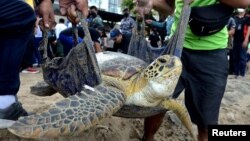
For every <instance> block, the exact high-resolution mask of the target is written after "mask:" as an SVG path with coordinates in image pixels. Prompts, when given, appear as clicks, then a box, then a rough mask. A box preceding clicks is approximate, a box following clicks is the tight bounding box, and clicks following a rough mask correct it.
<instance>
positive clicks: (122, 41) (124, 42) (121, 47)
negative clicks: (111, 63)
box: [106, 28, 131, 54]
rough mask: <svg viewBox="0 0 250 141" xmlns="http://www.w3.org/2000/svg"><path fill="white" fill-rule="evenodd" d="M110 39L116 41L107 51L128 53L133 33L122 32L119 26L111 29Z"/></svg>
mask: <svg viewBox="0 0 250 141" xmlns="http://www.w3.org/2000/svg"><path fill="white" fill-rule="evenodd" d="M110 39H111V40H113V41H114V45H113V48H107V49H106V50H107V51H115V52H121V53H124V54H127V53H128V47H129V43H130V39H131V34H122V33H121V31H120V30H119V29H117V28H113V29H112V30H111V31H110Z"/></svg>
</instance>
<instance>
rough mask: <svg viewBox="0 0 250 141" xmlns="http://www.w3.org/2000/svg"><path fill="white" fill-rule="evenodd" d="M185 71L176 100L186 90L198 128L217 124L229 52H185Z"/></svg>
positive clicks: (190, 110)
mask: <svg viewBox="0 0 250 141" xmlns="http://www.w3.org/2000/svg"><path fill="white" fill-rule="evenodd" d="M181 60H182V64H183V71H182V75H181V77H180V79H179V82H178V84H177V87H176V89H175V92H174V94H173V97H174V98H177V97H178V96H179V94H180V93H181V92H182V91H183V89H185V105H186V107H187V109H188V112H189V114H190V117H191V120H192V122H193V123H195V124H196V125H198V126H199V127H203V128H207V126H208V125H211V124H218V117H219V110H220V105H221V100H222V98H223V95H224V92H225V88H226V83H227V76H228V60H227V50H226V49H220V50H212V51H194V50H189V49H183V52H182V57H181Z"/></svg>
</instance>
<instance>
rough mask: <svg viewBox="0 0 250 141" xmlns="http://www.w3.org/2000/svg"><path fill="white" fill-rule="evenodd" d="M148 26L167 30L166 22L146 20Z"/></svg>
mask: <svg viewBox="0 0 250 141" xmlns="http://www.w3.org/2000/svg"><path fill="white" fill-rule="evenodd" d="M145 22H146V23H147V24H149V25H151V26H152V27H156V28H159V29H162V28H165V22H157V21H153V20H146V21H145Z"/></svg>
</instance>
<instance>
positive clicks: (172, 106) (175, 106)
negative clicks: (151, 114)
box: [162, 99, 196, 140]
mask: <svg viewBox="0 0 250 141" xmlns="http://www.w3.org/2000/svg"><path fill="white" fill-rule="evenodd" d="M162 106H163V107H165V108H166V109H169V110H171V111H173V112H174V113H175V114H176V115H177V117H178V118H179V119H180V121H181V122H182V124H183V125H184V126H185V127H186V129H187V130H188V132H189V133H190V134H191V137H192V138H193V139H194V140H196V135H195V133H194V131H193V124H192V121H191V119H190V116H189V114H188V111H187V109H186V107H185V106H184V105H183V104H182V103H180V102H178V101H176V100H174V99H166V100H165V101H163V102H162Z"/></svg>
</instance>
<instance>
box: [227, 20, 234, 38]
mask: <svg viewBox="0 0 250 141" xmlns="http://www.w3.org/2000/svg"><path fill="white" fill-rule="evenodd" d="M235 27H236V22H235V20H234V18H233V17H231V18H230V19H229V23H228V28H229V29H228V35H229V36H230V37H233V35H234V33H235Z"/></svg>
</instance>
